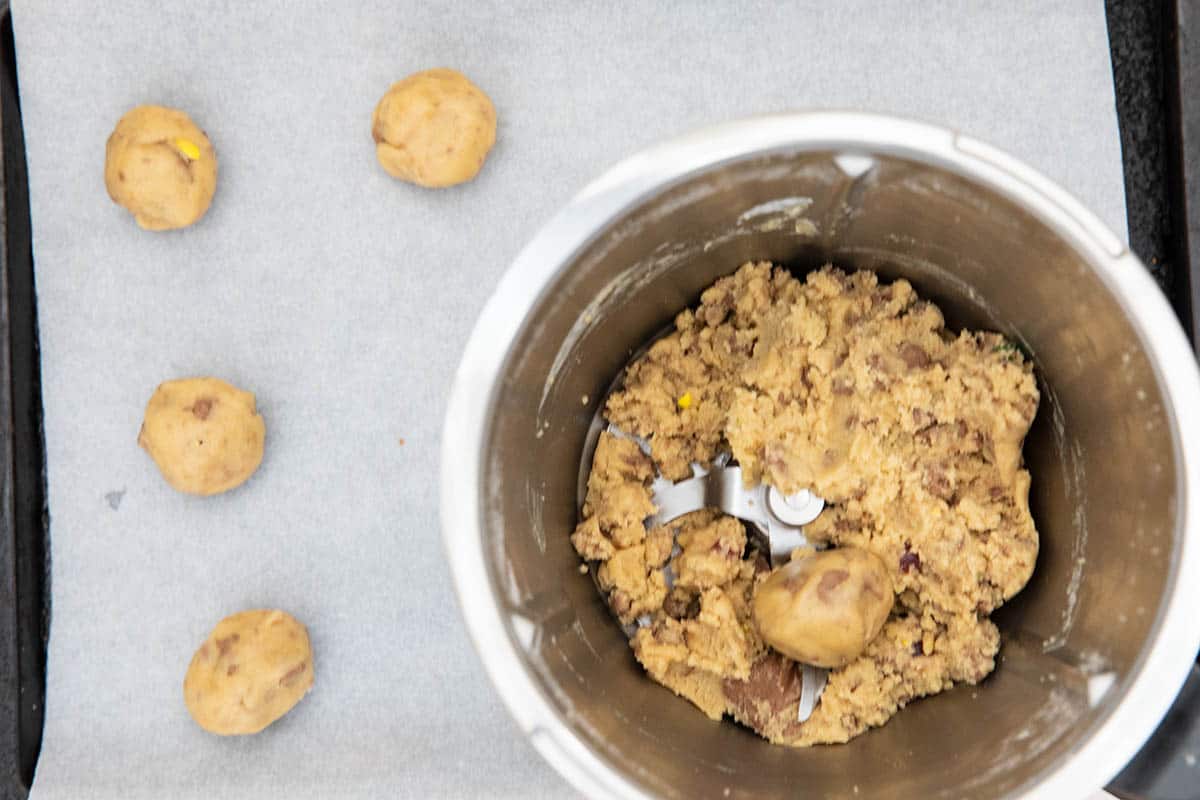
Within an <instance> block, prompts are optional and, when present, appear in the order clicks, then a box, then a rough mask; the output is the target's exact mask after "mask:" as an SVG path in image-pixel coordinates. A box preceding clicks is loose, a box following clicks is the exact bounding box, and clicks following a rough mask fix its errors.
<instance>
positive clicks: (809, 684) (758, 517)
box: [646, 459, 829, 722]
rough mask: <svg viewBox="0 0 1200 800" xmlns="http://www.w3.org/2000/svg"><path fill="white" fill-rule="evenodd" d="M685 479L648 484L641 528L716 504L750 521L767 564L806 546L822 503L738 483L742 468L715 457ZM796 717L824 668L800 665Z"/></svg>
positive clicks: (807, 708)
mask: <svg viewBox="0 0 1200 800" xmlns="http://www.w3.org/2000/svg"><path fill="white" fill-rule="evenodd" d="M692 470H693V474H692V477H691V478H688V479H687V480H683V481H680V482H678V483H672V482H671V481H669V480H666V479H663V478H659V479H658V480H656V481H655V482H654V485H653V486H652V487H651V489H652V491H653V497H652V498H651V500H652V502H653V503H654V505H655V507H656V508H657V509H658V510H657V511H656V512H655V513H654V515H653V516H652V517H650V518H649V519H648V520H646V525H647V527H650V528H653V527H656V526H659V525H665V524H666V523H668V522H670V521H671V520H673V519H676V518H677V517H681V516H683V515H684V514H687V513H690V512H692V511H699V510H700V509H702V508H717V509H720V510H721V511H723V512H725V513H726V514H729V515H730V516H734V517H738V518H739V519H741V520H743V521H745V522H748V523H750V526H751V530H754V531H757V532H759V534H760V535H761V534H765V535H766V539H767V548H766V549H767V552H768V553H769V554H770V559H771V563H772V565H774V564H776V563H779V562H781V561H783V560H786V558H787V557H788V555H789V554H790V553H791V552H792V551H793V550H795V549H796V548H797V547H803V546H805V545H807V544H808V540H807V539H806V538H804V527H803V526H804V525H807V524H808V523H810V522H812V521H813V520H814V519H816V518H817V515H818V514H820V513H821V510H822V509H824V508H825V501H824V500H822V499H821V498H820V497H817V496H816V495H815V494H813V493H812V492H809V491H808V490H804V491H801V492H798V493H796V494H794V495H788V496H785V495H783V494H781V493H780V492H779V491H778V490H777V489H775V487H773V486H772V487H768V486H764V485H762V484H757V485H755V486H751V487H749V488H747V487H746V486H745V485H743V483H742V468H741V467H738V466H728V465H727V464H726V461H725V460H724V459H721V460H718V461H717V462H716V463H715V464H714V465H713V467H712V468H711V469H707V470H706V469H704V468H702V467H700V466H693V467H692ZM800 668H801V684H800V721H801V722H804V721H805V720H806V719H808V718H809V717H810V716H811V715H812V712H813V709H814V708H815V707H816V705H817V701H818V700H819V699H820V698H821V692H822V691H823V690H824V689H825V683H826V681H827V680H828V678H829V671H828V670H825V669H821V668H820V667H814V666H811V665H809V664H801V665H800Z"/></svg>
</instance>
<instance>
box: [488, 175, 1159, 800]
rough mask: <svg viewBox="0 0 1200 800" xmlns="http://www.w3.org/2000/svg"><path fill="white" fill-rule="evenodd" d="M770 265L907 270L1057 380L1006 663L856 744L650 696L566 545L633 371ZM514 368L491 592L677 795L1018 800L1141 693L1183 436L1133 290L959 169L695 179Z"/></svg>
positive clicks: (546, 307)
mask: <svg viewBox="0 0 1200 800" xmlns="http://www.w3.org/2000/svg"><path fill="white" fill-rule="evenodd" d="M763 259H766V260H771V261H774V262H776V263H779V264H783V265H785V266H787V267H788V268H789V269H791V270H792V271H794V272H795V273H796V274H797V275H802V274H803V273H805V272H806V271H808V270H810V269H813V268H816V267H819V266H821V265H823V264H825V263H828V262H832V263H834V264H835V265H838V266H840V267H843V268H846V269H872V270H875V271H877V272H879V273H880V275H881V276H882V277H883V278H885V279H888V278H895V277H900V276H903V277H905V278H907V279H908V280H909V281H911V282H912V283H913V285H914V286H915V288H916V289H917V291H918V292H919V293H920V294H921V295H922V296H923V297H925V298H927V299H930V300H933V301H934V302H936V303H937V304H938V305H939V306H940V307H941V309H942V310H943V312H944V313H945V316H946V320H947V323H948V325H949V326H950V327H951V328H962V327H971V328H982V329H991V330H998V331H1001V332H1003V333H1005V334H1006V335H1008V336H1011V337H1015V338H1016V339H1018V340H1019V341H1021V342H1023V343H1024V344H1025V345H1026V346H1027V348H1028V350H1029V352H1031V353H1032V354H1033V357H1034V359H1035V363H1036V366H1037V371H1038V375H1039V382H1040V385H1041V389H1042V404H1041V407H1040V410H1039V412H1038V416H1037V419H1036V421H1035V423H1034V426H1033V429H1032V430H1031V432H1030V434H1029V437H1028V439H1027V442H1026V447H1025V459H1026V464H1027V466H1028V468H1029V470H1030V471H1031V473H1032V476H1033V488H1032V491H1031V505H1032V508H1033V513H1034V518H1035V520H1036V522H1037V525H1038V529H1039V532H1040V534H1041V545H1042V547H1041V553H1040V556H1039V560H1038V566H1037V570H1036V572H1035V574H1034V577H1033V579H1032V581H1031V582H1030V584H1029V585H1028V586H1027V587H1026V588H1025V590H1024V591H1023V592H1021V594H1019V595H1018V596H1017V597H1016V598H1014V599H1013V600H1012V601H1011V602H1010V603H1009V604H1007V605H1006V606H1005V607H1004V608H1002V609H1001V610H1000V611H999V612H997V614H996V615H994V619H995V620H996V621H997V623H998V624H999V625H1000V628H1001V631H1002V633H1003V645H1002V649H1001V655H1000V659H999V664H998V668H997V670H996V671H995V673H994V674H993V675H992V676H991V677H990V678H988V679H987V680H986V681H985V682H984V683H983V684H981V685H980V686H978V687H972V686H961V687H958V688H956V689H954V690H952V691H950V692H946V693H943V694H941V695H939V696H936V697H932V698H928V699H925V700H920V701H917V702H914V703H913V704H911V705H910V706H909V707H908V708H907V709H905V710H904V711H903V712H901V713H900V714H899V715H897V716H896V717H895V718H894V719H893V720H892V721H891V722H889V723H888V724H887V725H886V726H884V727H882V728H880V729H876V730H873V731H871V732H868V733H867V734H865V735H863V736H861V737H859V738H858V739H856V740H854V741H853V742H851V743H850V744H848V745H844V746H833V747H818V748H813V749H806V750H792V749H788V748H781V747H773V746H770V745H768V744H767V743H766V742H765V741H762V740H760V739H759V738H757V737H756V736H755V735H753V734H752V733H750V732H749V731H747V730H744V729H741V728H739V727H738V726H736V725H734V724H732V723H730V722H724V723H720V724H718V723H713V722H710V721H709V720H707V719H706V718H705V717H704V716H702V715H701V714H700V712H698V711H697V710H695V709H694V708H693V707H692V706H690V705H689V704H688V703H687V702H686V701H684V700H681V699H679V698H677V697H675V696H674V695H672V694H671V693H670V692H669V691H668V690H666V689H664V688H661V687H660V686H658V685H657V684H655V683H653V682H651V681H650V680H649V679H648V678H647V677H645V675H644V674H643V672H642V670H641V669H640V667H639V666H638V665H637V663H636V662H635V661H634V658H633V656H632V653H631V651H630V649H629V647H628V644H627V641H626V639H625V637H624V635H623V634H622V633H621V631H620V629H619V628H618V626H617V624H616V623H615V621H614V619H613V618H612V617H611V616H610V614H609V612H608V610H607V608H606V606H605V605H604V603H603V601H602V600H601V598H600V597H599V595H598V594H597V592H596V589H595V587H594V585H593V583H592V581H591V578H590V577H589V576H587V575H581V574H579V572H578V567H579V559H578V557H577V556H576V554H575V553H574V551H573V549H572V547H571V543H570V541H569V540H568V535H569V534H570V533H571V531H572V530H573V528H574V525H575V523H576V518H577V504H576V480H577V476H578V472H579V467H580V460H581V457H582V455H583V453H584V449H585V444H586V440H587V435H588V427H589V424H590V423H591V421H592V418H593V415H594V413H595V411H596V404H597V403H598V402H599V400H600V398H602V397H603V395H604V392H605V390H606V389H607V387H608V386H609V384H610V383H611V381H612V380H613V379H614V378H615V377H616V376H617V374H618V373H619V371H620V370H621V368H622V367H623V366H624V364H625V363H626V362H627V361H628V359H629V358H630V355H631V354H632V353H633V352H634V351H635V350H637V349H638V348H639V347H640V346H641V345H643V344H644V343H645V341H646V340H647V339H648V338H649V337H651V336H653V335H654V334H655V333H657V332H658V331H660V330H661V329H663V327H664V326H665V325H667V324H669V322H670V321H671V319H672V318H673V316H674V315H675V314H676V313H677V312H678V311H680V310H681V309H683V308H684V307H686V306H688V305H689V304H692V303H694V302H696V300H697V299H698V297H699V294H700V292H701V291H702V290H703V289H704V288H706V287H707V286H708V285H709V284H711V283H712V282H713V281H714V280H716V278H718V277H720V276H722V275H725V274H728V273H730V272H732V271H734V270H735V269H736V268H737V267H738V266H740V265H741V264H742V263H744V262H746V261H749V260H763ZM502 374H503V375H504V376H505V377H504V380H503V381H502V383H501V385H500V386H499V387H498V389H497V390H496V392H495V394H494V396H493V397H492V398H490V401H489V402H490V408H489V411H490V418H491V420H492V422H491V425H490V428H489V432H488V435H487V436H486V438H485V445H484V453H483V458H482V461H481V464H482V465H483V470H482V474H483V475H485V476H486V477H485V478H484V485H483V486H482V487H481V493H482V494H481V497H482V500H483V506H484V508H485V513H484V520H483V526H484V538H485V544H486V552H487V553H488V558H489V568H490V570H491V576H492V587H491V590H492V591H494V592H495V594H496V600H497V602H498V603H499V604H500V605H501V607H502V608H503V609H504V611H505V614H506V617H507V619H508V620H509V622H510V626H511V628H510V635H511V636H512V637H513V639H514V641H516V642H518V643H519V645H520V648H521V652H522V654H523V658H524V659H525V660H526V662H527V667H528V669H529V671H530V673H531V674H532V675H534V676H535V680H536V682H537V683H538V684H539V687H540V688H541V690H542V691H543V692H544V694H545V696H546V697H547V698H549V699H550V701H551V703H552V705H553V706H554V707H555V708H556V709H557V710H558V712H559V714H560V716H561V719H562V720H563V722H564V724H565V725H567V726H568V727H569V728H570V729H572V730H573V732H574V733H575V734H576V735H577V736H578V737H579V738H580V739H581V740H583V741H584V742H585V743H587V745H588V746H590V747H591V748H592V749H593V750H594V751H595V752H597V753H598V754H600V755H601V757H602V758H603V759H605V760H606V761H607V762H609V763H610V764H611V765H612V766H613V767H614V768H616V769H618V770H620V771H621V772H622V773H623V774H625V775H626V776H628V777H629V778H630V779H632V780H633V781H634V782H635V783H638V784H641V785H642V786H643V787H644V788H645V789H646V790H648V791H651V792H653V793H656V794H661V795H666V796H678V797H693V796H710V795H714V794H715V795H717V796H722V795H724V796H729V797H757V796H767V795H772V794H776V793H778V791H779V787H781V786H784V787H789V791H790V792H792V793H794V794H795V795H797V796H804V797H808V796H811V797H847V798H852V797H885V798H886V797H906V798H907V797H947V798H949V797H954V798H966V797H972V798H973V797H996V796H1003V795H1005V794H1008V793H1014V792H1016V791H1017V790H1019V789H1020V787H1022V786H1023V785H1026V784H1027V783H1029V782H1031V781H1033V780H1034V779H1035V778H1036V777H1037V776H1038V775H1039V774H1041V773H1043V772H1044V771H1046V770H1047V769H1049V768H1050V767H1051V766H1052V765H1053V764H1054V763H1055V762H1056V761H1057V760H1059V759H1062V758H1064V757H1065V756H1066V755H1067V754H1069V752H1070V751H1071V749H1072V747H1073V746H1074V745H1076V744H1077V743H1079V742H1080V741H1082V740H1083V738H1084V737H1086V736H1087V735H1088V732H1089V730H1090V729H1091V728H1092V726H1094V725H1096V724H1097V723H1098V722H1099V721H1100V720H1102V718H1103V717H1104V715H1105V714H1106V713H1107V712H1108V711H1109V710H1111V709H1112V708H1113V707H1114V705H1115V704H1116V703H1117V702H1119V700H1120V698H1121V696H1122V694H1123V692H1124V689H1125V684H1126V682H1127V679H1128V678H1129V677H1130V676H1131V674H1132V672H1133V670H1134V668H1135V666H1136V664H1137V662H1138V659H1139V656H1140V655H1141V654H1142V651H1143V648H1144V647H1145V646H1146V643H1147V642H1148V640H1149V637H1150V633H1151V631H1152V628H1153V624H1154V621H1155V618H1156V616H1157V612H1158V610H1159V608H1160V604H1161V603H1162V602H1163V600H1164V598H1165V596H1166V594H1165V593H1166V590H1167V587H1168V584H1169V575H1170V564H1171V557H1172V553H1173V552H1174V548H1175V546H1176V542H1175V538H1176V533H1175V531H1176V527H1177V515H1178V509H1177V502H1176V500H1177V498H1176V497H1175V486H1176V480H1175V477H1176V476H1175V472H1176V469H1177V464H1176V460H1175V449H1174V448H1175V446H1176V445H1175V443H1174V442H1173V441H1172V432H1171V426H1170V424H1169V421H1168V418H1167V416H1166V413H1167V412H1166V411H1165V410H1164V409H1165V406H1166V403H1165V402H1164V399H1163V395H1162V391H1161V389H1160V386H1159V384H1158V382H1157V380H1156V378H1155V375H1154V372H1153V369H1152V368H1151V365H1150V363H1149V362H1148V359H1147V357H1146V354H1145V352H1144V350H1143V347H1142V345H1141V343H1140V341H1139V339H1138V336H1137V335H1136V333H1135V332H1134V330H1133V328H1132V327H1131V326H1130V324H1129V323H1128V321H1127V319H1126V317H1125V314H1124V312H1123V310H1122V307H1121V304H1120V302H1119V300H1118V298H1115V297H1114V296H1113V295H1112V294H1111V293H1110V292H1109V290H1108V289H1107V288H1106V287H1105V285H1104V284H1103V283H1102V282H1101V281H1100V280H1099V279H1098V278H1097V277H1096V276H1095V274H1094V273H1093V271H1092V270H1091V268H1090V267H1089V266H1088V264H1087V263H1086V262H1085V261H1084V260H1083V259H1082V258H1081V257H1080V256H1079V255H1078V253H1077V252H1076V251H1075V250H1073V249H1072V247H1071V246H1070V245H1069V244H1068V243H1067V242H1065V241H1064V240H1063V239H1062V238H1060V237H1059V236H1058V235H1056V234H1055V233H1054V232H1053V231H1051V230H1050V229H1049V228H1048V227H1047V226H1045V225H1043V224H1042V223H1040V222H1039V221H1038V220H1036V219H1035V218H1033V217H1032V216H1031V215H1030V214H1028V213H1027V212H1025V211H1024V210H1022V209H1021V208H1020V207H1019V206H1017V205H1016V204H1014V203H1012V202H1010V201H1008V200H1006V199H1004V198H1002V197H1001V196H999V195H998V194H996V193H994V192H992V191H990V190H988V189H986V188H984V187H981V186H978V185H976V184H974V183H972V182H970V181H968V180H967V179H965V178H962V177H959V176H957V175H955V174H952V173H950V172H948V171H946V170H945V169H942V168H940V167H938V166H935V165H931V164H925V163H919V162H916V161H912V160H906V159H903V158H898V157H895V156H890V155H885V154H882V153H855V154H839V153H834V152H802V151H783V152H777V153H773V154H771V155H768V156H761V157H754V158H750V159H745V160H738V161H733V162H730V163H726V164H722V165H721V166H719V167H717V168H713V169H709V170H706V171H704V172H703V173H700V174H695V175H692V176H690V177H688V178H686V179H684V180H682V181H680V182H678V183H676V184H675V185H673V186H671V187H669V188H668V189H666V190H664V191H661V192H658V193H656V194H655V195H654V196H651V197H646V198H644V199H643V200H642V201H640V202H638V203H636V204H635V205H634V206H633V207H630V208H628V209H626V210H625V211H624V212H623V213H622V214H621V215H620V216H619V217H617V218H614V219H612V220H611V221H610V222H609V223H608V224H607V225H605V226H604V227H603V228H602V229H601V230H600V231H599V232H598V233H597V234H596V235H595V236H594V237H593V238H592V239H591V241H590V242H589V243H588V244H587V245H586V246H585V247H584V248H582V249H581V250H580V251H579V252H578V253H576V255H575V257H574V258H573V259H572V260H571V262H570V263H569V264H567V265H566V266H565V268H564V269H562V270H560V271H559V273H558V275H557V278H556V279H555V281H554V282H552V284H551V285H550V286H548V287H547V288H546V289H545V290H544V291H543V292H542V294H541V296H540V297H539V298H538V300H537V303H536V305H535V308H534V310H533V312H532V313H531V314H530V315H529V316H528V317H527V318H526V320H525V323H524V326H523V328H522V330H521V333H520V334H519V335H518V337H517V339H516V340H515V342H514V344H513V346H512V348H511V349H510V351H509V355H508V359H507V363H506V365H505V367H504V370H503V371H502ZM726 789H727V790H728V791H727V792H726V791H725V790H726Z"/></svg>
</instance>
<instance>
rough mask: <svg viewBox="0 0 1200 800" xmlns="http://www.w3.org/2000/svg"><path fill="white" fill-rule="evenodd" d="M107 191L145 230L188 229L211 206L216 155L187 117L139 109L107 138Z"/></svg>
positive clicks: (156, 108) (169, 111)
mask: <svg viewBox="0 0 1200 800" xmlns="http://www.w3.org/2000/svg"><path fill="white" fill-rule="evenodd" d="M104 186H105V187H106V188H107V189H108V196H109V197H111V198H112V199H113V202H115V203H117V204H118V205H121V206H123V207H124V208H125V209H126V210H128V211H129V213H131V214H133V218H134V219H135V220H137V224H138V225H140V226H142V227H143V228H145V229H146V230H151V231H163V230H169V229H171V228H186V227H187V226H188V225H191V224H192V223H193V222H195V221H196V220H198V219H200V218H201V217H203V216H204V212H205V211H207V210H208V205H209V203H211V202H212V197H213V192H215V191H216V189H217V154H216V151H215V150H213V146H212V142H210V141H209V140H208V137H207V136H205V135H204V131H202V130H200V129H199V128H198V127H196V123H194V122H192V120H191V119H190V118H189V117H188V115H187V114H185V113H183V112H182V111H177V110H175V109H173V108H164V107H163V106H138V107H137V108H135V109H133V110H132V111H130V112H129V113H127V114H126V115H125V116H123V117H121V120H120V121H119V122H118V123H117V127H116V128H115V129H114V130H113V132H112V135H111V136H109V137H108V146H107V147H106V148H105V160H104Z"/></svg>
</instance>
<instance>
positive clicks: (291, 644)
mask: <svg viewBox="0 0 1200 800" xmlns="http://www.w3.org/2000/svg"><path fill="white" fill-rule="evenodd" d="M312 684H313V660H312V646H311V645H310V644H309V642H308V631H306V630H305V629H304V626H303V625H301V624H300V623H299V622H297V621H296V619H295V618H294V617H293V616H291V615H290V614H286V613H284V612H283V611H269V610H258V611H243V612H241V613H239V614H233V615H232V616H228V617H226V618H225V619H223V620H221V621H220V622H218V623H217V627H215V628H213V630H212V633H210V634H209V635H208V638H207V639H205V640H204V644H202V645H200V648H199V649H198V650H197V651H196V654H195V655H194V656H192V663H191V665H190V666H188V671H187V675H186V676H184V679H183V699H184V702H185V703H187V707H188V711H189V712H190V713H191V715H192V719H194V720H196V724H197V725H199V726H200V727H201V728H204V730H206V731H209V732H210V733H216V734H220V735H221V736H236V735H239V734H247V733H258V732H259V731H261V730H262V729H263V728H265V727H267V726H268V725H270V724H271V723H272V722H274V721H275V720H277V719H279V718H280V717H282V716H283V715H284V714H286V713H287V712H289V711H291V710H292V707H293V706H295V705H296V703H299V702H300V698H302V697H304V695H305V694H307V693H308V690H309V689H311V688H312Z"/></svg>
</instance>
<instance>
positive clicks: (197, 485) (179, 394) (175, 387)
mask: <svg viewBox="0 0 1200 800" xmlns="http://www.w3.org/2000/svg"><path fill="white" fill-rule="evenodd" d="M265 436H266V425H264V424H263V418H262V417H261V416H259V414H258V412H257V411H256V410H255V407H254V395H253V394H251V393H250V392H243V391H242V390H241V389H238V388H237V387H235V386H230V385H229V384H228V383H226V382H225V381H223V380H219V379H217V378H184V379H181V380H175V381H167V382H166V383H163V384H162V385H160V386H159V387H158V388H157V389H155V390H154V395H153V396H152V397H151V398H150V402H149V403H147V404H146V417H145V420H144V421H143V422H142V430H141V432H140V433H139V434H138V444H139V445H141V446H142V449H144V450H145V451H146V452H147V453H149V454H150V457H151V458H153V459H154V463H155V464H157V465H158V469H159V471H160V472H162V475H163V477H164V478H166V480H167V483H169V484H171V486H173V487H175V488H176V489H178V490H179V491H181V492H186V493H187V494H199V495H210V494H219V493H221V492H226V491H229V490H230V489H232V488H234V487H235V486H240V485H241V484H242V483H245V481H246V480H247V479H248V478H249V477H250V476H251V475H253V474H254V471H255V470H256V469H258V465H259V464H261V463H262V457H263V439H264V437H265Z"/></svg>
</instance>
